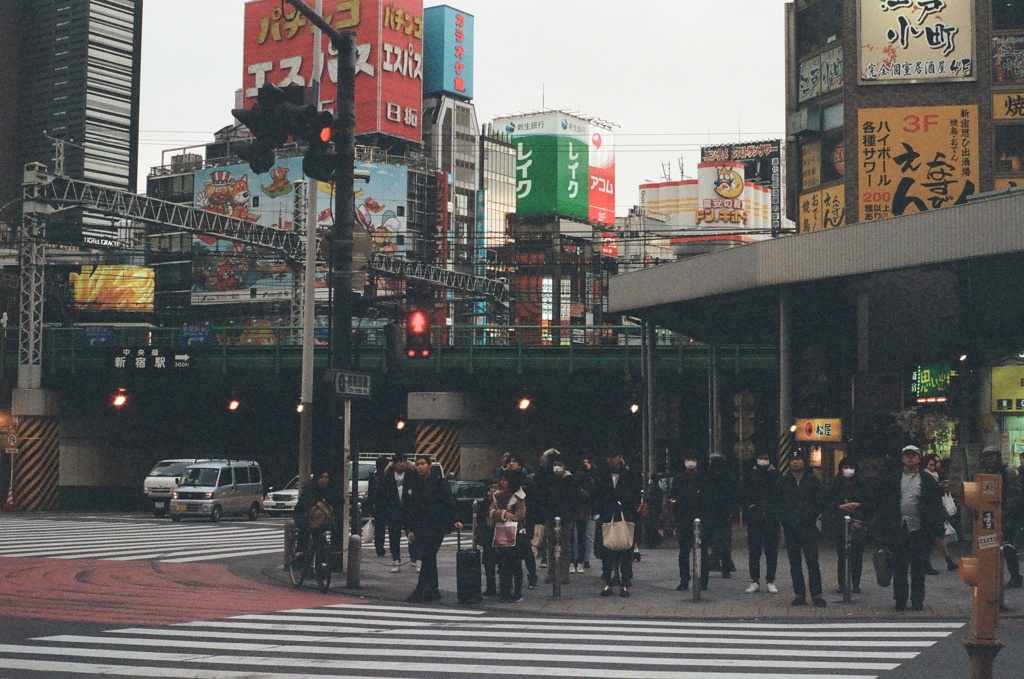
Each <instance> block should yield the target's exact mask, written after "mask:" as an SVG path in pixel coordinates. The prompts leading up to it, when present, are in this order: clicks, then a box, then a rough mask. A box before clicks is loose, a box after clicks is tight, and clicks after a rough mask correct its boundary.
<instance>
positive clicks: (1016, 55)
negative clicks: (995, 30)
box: [992, 35, 1024, 85]
mask: <svg viewBox="0 0 1024 679" xmlns="http://www.w3.org/2000/svg"><path fill="white" fill-rule="evenodd" d="M992 81H993V82H994V83H995V84H998V85H1015V84H1017V83H1024V35H993V36H992Z"/></svg>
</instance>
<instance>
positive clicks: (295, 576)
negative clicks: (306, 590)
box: [288, 542, 308, 587]
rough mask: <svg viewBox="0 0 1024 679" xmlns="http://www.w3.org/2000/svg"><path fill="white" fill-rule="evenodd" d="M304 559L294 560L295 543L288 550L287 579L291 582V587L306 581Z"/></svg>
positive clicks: (305, 562) (305, 561)
mask: <svg viewBox="0 0 1024 679" xmlns="http://www.w3.org/2000/svg"><path fill="white" fill-rule="evenodd" d="M307 563H308V562H307V560H306V557H303V558H302V559H297V558H295V543H294V542H293V543H292V545H291V546H290V547H289V548H288V577H289V579H291V581H292V585H294V586H295V587H298V586H299V585H301V584H302V581H303V580H305V579H306V564H307Z"/></svg>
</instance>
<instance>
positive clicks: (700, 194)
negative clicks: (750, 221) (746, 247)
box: [697, 162, 747, 227]
mask: <svg viewBox="0 0 1024 679" xmlns="http://www.w3.org/2000/svg"><path fill="white" fill-rule="evenodd" d="M744 171H745V168H744V166H743V163H733V162H717V163H698V165H697V226H701V225H708V226H713V225H722V226H724V225H730V226H740V227H744V226H747V211H746V209H745V205H746V204H745V203H744V199H743V198H744V196H743V190H744V186H743V176H744Z"/></svg>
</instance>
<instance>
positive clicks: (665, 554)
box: [246, 528, 1024, 622]
mask: <svg viewBox="0 0 1024 679" xmlns="http://www.w3.org/2000/svg"><path fill="white" fill-rule="evenodd" d="M746 543H747V536H746V530H745V529H742V528H736V529H734V531H733V561H734V562H735V564H736V568H737V570H736V571H735V572H734V573H732V577H731V578H729V579H725V578H723V577H722V575H721V573H715V572H712V574H711V580H710V582H709V587H708V590H707V591H704V592H701V601H694V600H693V592H692V589H691V590H690V591H685V592H677V591H675V587H676V585H678V584H679V575H678V574H679V569H678V549H677V547H676V542H675V540H674V539H672V540H669V541H666V542H665V544H663V545H662V547H661V548H660V549H654V550H649V549H648V550H643V551H642V560H641V561H640V563H634V564H633V573H634V581H633V586H632V587H631V588H630V593H631V596H630V597H629V598H622V597H619V596H618V589H617V588H616V592H615V594H616V595H615V596H612V597H601V596H599V595H598V593H599V592H600V591H601V589H602V587H603V584H602V583H601V580H600V576H601V562H600V561H599V560H593V561H591V566H592V567H591V569H590V570H588V571H585V572H584V573H583V574H582V575H581V574H571V575H570V576H569V579H570V584H568V585H562V592H561V596H560V597H554V596H553V595H552V589H551V585H550V584H547V585H545V584H543V582H544V578H543V574H544V571H543V570H541V577H540V584H539V585H538V588H537V589H525V573H524V590H523V601H521V602H520V603H518V604H506V603H502V602H501V601H500V600H499V599H498V597H484V598H483V602H482V603H480V604H475V605H473V606H472V607H474V608H486V609H491V610H495V611H504V612H509V613H516V612H526V611H529V612H535V613H546V614H553V615H560V616H574V615H608V616H637V617H650V618H659V617H663V618H676V617H679V618H685V617H688V618H693V617H707V618H736V619H756V618H792V619H801V618H807V619H812V620H843V619H873V618H885V619H900V620H902V619H908V620H913V619H921V618H949V619H954V620H964V621H965V622H966V621H967V620H969V619H970V615H971V589H970V588H969V587H968V586H967V585H965V584H963V583H962V582H960V580H959V579H958V578H957V573H956V571H947V570H946V564H945V563H944V562H943V560H942V557H941V555H939V554H938V553H937V552H934V553H933V554H932V564H933V565H934V566H935V567H936V568H938V569H939V570H940V572H939V574H938V575H929V576H927V579H926V581H925V601H924V611H920V612H911V611H907V612H902V613H897V612H896V611H895V610H894V609H893V601H892V587H891V586H890V587H887V588H884V589H883V588H881V587H879V586H878V583H877V582H876V580H875V572H874V566H873V564H872V562H871V556H872V554H874V549H873V547H872V546H870V545H869V546H868V547H867V548H866V549H865V550H864V573H863V576H862V579H861V593H860V594H854V595H852V600H851V603H849V604H844V603H843V597H842V595H841V594H836V593H835V590H836V587H837V582H836V550H835V548H834V546H833V545H832V544H831V542H830V541H829V540H827V539H822V540H821V541H820V543H819V548H820V562H821V575H822V582H823V589H824V594H823V596H824V598H825V600H826V601H827V602H828V606H827V607H826V608H816V607H814V606H812V605H810V597H809V596H808V604H807V605H805V606H795V607H794V606H790V602H791V601H792V600H793V589H792V586H791V584H790V582H791V581H790V577H789V561H788V559H787V558H786V553H785V550H784V549H782V548H780V550H779V567H778V573H777V576H776V580H775V584H776V585H777V586H778V588H779V593H778V594H768V593H767V592H765V591H764V582H763V580H762V582H761V591H759V592H757V593H755V594H747V593H746V592H744V590H745V589H746V587H747V585H749V584H750V581H749V578H748V569H747V549H746ZM463 544H464V545H465V543H463ZM959 548H960V545H959V544H956V545H951V546H950V550H951V552H952V555H953V558H954V559H956V558H958V557H959V556H960V551H959ZM403 556H404V555H403ZM390 568H391V557H390V554H389V555H388V556H386V557H383V558H378V557H377V556H376V555H375V554H374V552H373V547H372V545H371V546H369V549H367V545H364V546H363V550H362V560H361V572H360V585H361V586H360V588H359V589H358V590H348V589H346V588H345V583H346V578H345V574H344V573H335V575H334V581H333V582H332V584H331V592H332V593H334V594H348V595H351V596H358V597H363V598H367V599H377V600H384V601H405V598H406V597H407V596H408V595H409V594H410V593H411V592H412V590H413V588H414V587H415V586H416V575H417V574H416V571H415V570H414V569H413V568H412V566H411V565H409V564H408V563H407V562H403V564H402V570H401V572H400V573H389V572H388V571H389V569H390ZM538 568H540V564H539V560H538ZM763 568H764V563H763V558H762V572H763ZM250 569H253V570H257V571H258V573H252V571H251V570H250ZM246 570H250V573H251V575H250V577H261V578H265V579H266V580H269V581H270V582H272V583H278V584H281V585H283V586H288V587H291V583H290V582H288V577H287V574H286V573H285V572H284V569H283V568H282V567H281V559H280V558H271V557H266V558H263V559H260V560H259V562H258V563H257V562H254V563H251V564H249V568H246ZM438 570H439V572H440V587H441V592H442V596H443V598H442V599H441V601H440V602H439V604H438V605H440V606H443V607H446V608H447V607H454V608H457V607H459V604H458V601H457V599H456V596H455V547H454V546H447V545H446V546H444V547H442V548H441V552H440V553H439V554H438ZM305 586H306V585H304V587H305ZM1006 605H1007V606H1008V608H1009V611H1008V612H1006V613H1004V614H1003V617H1013V618H1024V590H1019V589H1016V590H1008V591H1007V592H1006Z"/></svg>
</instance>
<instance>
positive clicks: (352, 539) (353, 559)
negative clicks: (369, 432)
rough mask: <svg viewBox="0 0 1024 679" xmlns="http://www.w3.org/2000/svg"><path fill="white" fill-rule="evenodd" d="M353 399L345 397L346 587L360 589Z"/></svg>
mask: <svg viewBox="0 0 1024 679" xmlns="http://www.w3.org/2000/svg"><path fill="white" fill-rule="evenodd" d="M351 435H352V399H350V398H348V397H346V398H345V437H344V440H345V456H346V458H347V459H351V461H352V494H351V495H350V497H349V522H350V523H349V526H350V527H351V530H350V532H349V535H348V563H347V564H346V571H345V575H346V579H345V587H347V588H348V589H359V561H360V559H361V558H362V549H363V539H362V535H361V534H360V533H361V531H360V530H359V459H358V457H357V456H356V455H355V454H353V452H352V446H351Z"/></svg>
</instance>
